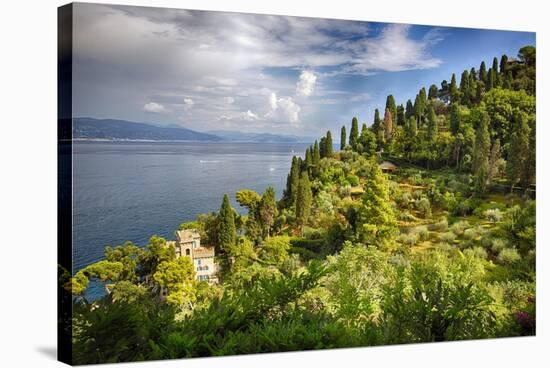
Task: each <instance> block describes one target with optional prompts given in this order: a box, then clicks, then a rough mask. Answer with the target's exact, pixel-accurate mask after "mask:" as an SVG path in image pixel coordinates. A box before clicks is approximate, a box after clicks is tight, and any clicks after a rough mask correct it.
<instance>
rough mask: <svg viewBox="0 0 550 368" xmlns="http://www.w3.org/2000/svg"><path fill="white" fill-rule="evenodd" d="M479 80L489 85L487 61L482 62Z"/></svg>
mask: <svg viewBox="0 0 550 368" xmlns="http://www.w3.org/2000/svg"><path fill="white" fill-rule="evenodd" d="M479 80H480V81H482V82H483V83H487V68H486V66H485V61H482V62H481V65H480V66H479Z"/></svg>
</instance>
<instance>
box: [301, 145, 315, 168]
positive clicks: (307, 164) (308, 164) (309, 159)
mask: <svg viewBox="0 0 550 368" xmlns="http://www.w3.org/2000/svg"><path fill="white" fill-rule="evenodd" d="M303 164H304V167H303V169H302V171H307V172H308V173H310V172H311V168H312V167H313V148H312V147H311V146H309V147H308V148H307V149H306V158H305V160H304V163H303Z"/></svg>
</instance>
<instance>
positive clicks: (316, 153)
mask: <svg viewBox="0 0 550 368" xmlns="http://www.w3.org/2000/svg"><path fill="white" fill-rule="evenodd" d="M312 161H313V166H319V161H321V151H320V150H319V143H317V141H315V143H314V144H313V158H312Z"/></svg>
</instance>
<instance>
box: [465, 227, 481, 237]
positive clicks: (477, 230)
mask: <svg viewBox="0 0 550 368" xmlns="http://www.w3.org/2000/svg"><path fill="white" fill-rule="evenodd" d="M484 233H485V229H483V228H482V227H481V226H476V227H473V228H471V229H466V230H464V234H463V236H464V238H465V239H467V240H475V239H477V238H479V237H480V236H481V235H483V234H484Z"/></svg>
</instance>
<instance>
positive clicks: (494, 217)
mask: <svg viewBox="0 0 550 368" xmlns="http://www.w3.org/2000/svg"><path fill="white" fill-rule="evenodd" d="M502 215H503V214H502V211H501V210H499V209H498V208H492V209H488V210H486V211H485V212H483V217H485V218H486V219H487V220H489V221H491V222H493V223H495V222H500V221H501V220H502Z"/></svg>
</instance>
